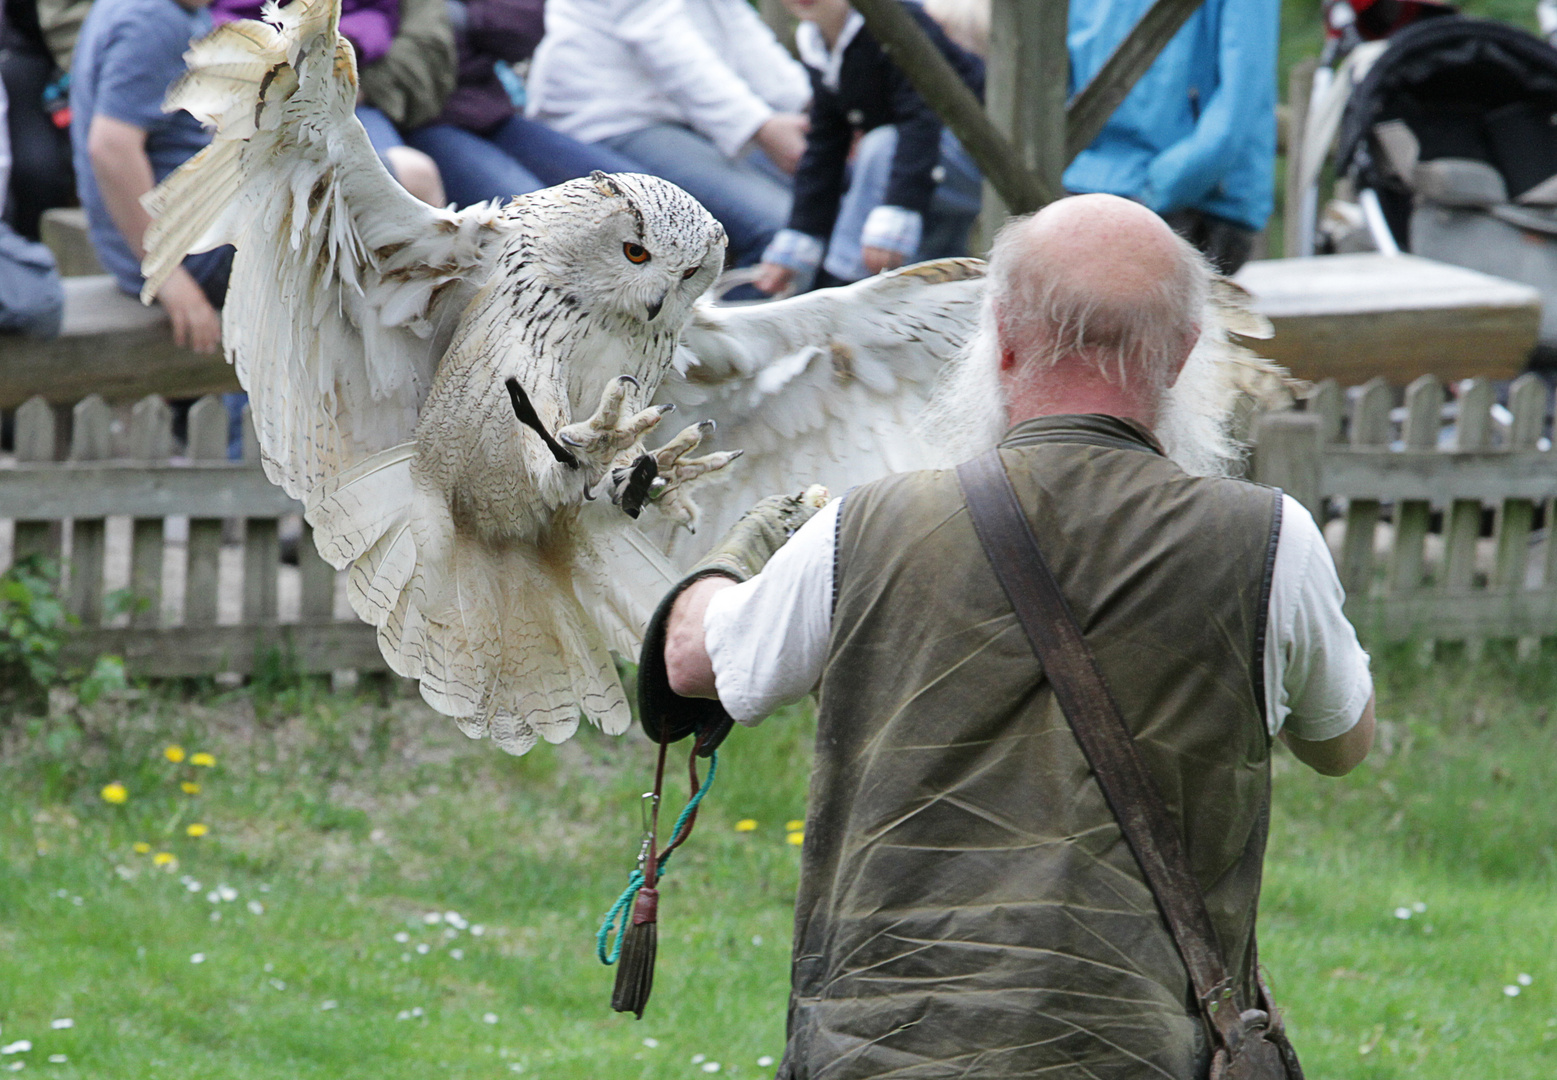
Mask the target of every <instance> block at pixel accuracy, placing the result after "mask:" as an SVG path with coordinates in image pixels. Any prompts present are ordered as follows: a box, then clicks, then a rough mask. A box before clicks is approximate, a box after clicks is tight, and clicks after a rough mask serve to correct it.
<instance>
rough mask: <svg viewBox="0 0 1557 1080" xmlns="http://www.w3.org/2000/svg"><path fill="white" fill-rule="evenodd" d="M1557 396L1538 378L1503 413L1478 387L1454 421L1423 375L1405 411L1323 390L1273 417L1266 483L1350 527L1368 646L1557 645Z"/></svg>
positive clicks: (1262, 451) (1267, 425) (1351, 593)
mask: <svg viewBox="0 0 1557 1080" xmlns="http://www.w3.org/2000/svg"><path fill="white" fill-rule="evenodd" d="M1548 396H1549V395H1548V391H1547V387H1546V385H1545V384H1544V383H1543V382H1542V381H1541V380H1540V379H1539V378H1537V377H1536V376H1534V375H1525V376H1522V377H1521V378H1519V379H1518V380H1516V381H1515V382H1514V383H1513V384H1512V385H1511V387H1510V388H1509V397H1508V404H1507V406H1506V408H1504V407H1498V408H1497V409H1496V410H1494V406H1495V404H1496V394H1495V390H1494V387H1493V384H1491V383H1489V382H1488V381H1486V380H1484V379H1473V380H1468V381H1467V382H1465V383H1463V384H1461V392H1460V393H1459V395H1458V398H1457V400H1456V401H1454V402H1453V404H1452V407H1451V408H1447V409H1446V407H1445V406H1446V396H1445V393H1444V388H1443V386H1442V385H1441V384H1440V383H1439V382H1438V380H1436V379H1434V378H1433V377H1431V376H1423V377H1421V378H1419V379H1417V380H1416V381H1415V382H1413V383H1412V384H1411V385H1410V387H1409V388H1408V389H1407V390H1406V392H1405V397H1404V407H1403V408H1396V407H1395V399H1394V392H1393V391H1392V390H1391V389H1390V387H1388V386H1387V385H1385V384H1384V383H1383V382H1382V381H1378V380H1375V381H1374V382H1371V383H1369V384H1367V385H1366V386H1364V387H1362V388H1360V391H1358V392H1356V393H1354V394H1353V395H1352V400H1351V402H1350V403H1348V401H1347V395H1346V394H1344V393H1343V392H1342V391H1341V389H1340V388H1339V387H1338V386H1336V385H1335V383H1333V382H1328V383H1323V384H1321V385H1320V386H1319V387H1318V388H1317V389H1316V391H1315V393H1314V395H1313V396H1312V397H1311V398H1310V399H1309V401H1308V407H1307V409H1306V411H1304V412H1299V413H1280V414H1272V415H1268V416H1265V417H1262V418H1261V421H1260V424H1259V425H1258V429H1257V445H1256V450H1255V457H1254V469H1253V472H1254V477H1255V479H1257V480H1259V481H1261V482H1263V483H1268V484H1275V485H1277V486H1279V487H1281V488H1283V489H1285V490H1286V491H1287V492H1288V493H1289V494H1291V495H1292V496H1293V497H1294V498H1296V499H1297V500H1298V501H1299V502H1301V503H1303V504H1304V505H1305V506H1306V507H1308V508H1309V510H1310V511H1311V512H1312V513H1313V514H1314V516H1315V518H1316V519H1318V520H1320V521H1321V522H1322V521H1324V520H1325V513H1326V509H1327V507H1328V509H1329V510H1330V511H1331V513H1332V514H1338V515H1339V520H1332V522H1331V524H1330V526H1329V528H1328V530H1327V532H1328V533H1329V534H1330V540H1331V547H1332V549H1337V550H1338V551H1339V556H1338V559H1337V568H1338V570H1339V571H1340V575H1341V582H1342V584H1343V585H1344V586H1345V587H1346V591H1347V602H1346V610H1347V614H1348V615H1349V616H1350V617H1351V619H1352V622H1353V623H1354V624H1355V625H1356V626H1357V627H1358V630H1359V632H1360V633H1361V634H1362V635H1363V636H1364V638H1365V639H1367V640H1370V641H1373V642H1384V641H1401V640H1410V639H1422V640H1436V641H1465V642H1470V643H1472V645H1473V646H1474V647H1478V648H1479V647H1480V644H1481V643H1482V642H1484V641H1486V640H1489V639H1514V640H1518V641H1519V642H1520V643H1521V649H1522V651H1525V652H1528V651H1529V650H1530V648H1531V647H1532V646H1533V645H1534V643H1535V642H1536V641H1537V640H1538V639H1540V638H1546V637H1557V544H1552V543H1551V542H1550V541H1549V540H1548V539H1547V531H1548V529H1549V527H1550V526H1551V524H1552V523H1553V520H1554V517H1553V515H1554V513H1557V502H1554V499H1557V453H1554V452H1553V451H1552V449H1551V443H1550V440H1549V439H1546V438H1544V437H1543V428H1544V426H1545V423H1546V416H1547V403H1548ZM1348 404H1349V405H1350V407H1349V408H1348ZM1538 520H1541V521H1542V523H1543V524H1544V525H1545V526H1546V528H1543V529H1542V530H1541V531H1539V532H1537V531H1536V528H1535V526H1536V524H1537V522H1538ZM1489 524H1490V528H1489V527H1488V526H1489ZM1337 531H1339V533H1340V535H1339V537H1337V536H1335V535H1334V534H1335V533H1336V532H1337ZM1533 556H1538V557H1533Z"/></svg>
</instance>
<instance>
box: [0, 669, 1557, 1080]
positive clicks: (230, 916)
mask: <svg viewBox="0 0 1557 1080" xmlns="http://www.w3.org/2000/svg"><path fill="white" fill-rule="evenodd" d="M1381 670H1382V677H1381V680H1380V688H1379V696H1380V715H1381V716H1382V717H1383V718H1384V720H1385V724H1384V727H1383V732H1384V734H1383V736H1382V738H1381V745H1380V747H1379V749H1378V750H1377V751H1376V752H1375V755H1374V757H1373V758H1372V759H1370V761H1369V762H1368V763H1366V764H1365V765H1364V766H1363V767H1361V768H1360V769H1359V770H1357V772H1356V773H1354V774H1353V775H1352V776H1351V777H1348V778H1346V779H1344V780H1340V781H1331V780H1326V779H1324V778H1321V777H1318V776H1315V775H1313V774H1311V773H1309V772H1308V771H1307V770H1305V769H1302V768H1301V767H1300V766H1297V765H1295V764H1294V763H1292V762H1291V760H1290V759H1289V758H1283V759H1281V760H1279V761H1278V778H1277V782H1276V788H1277V795H1276V800H1277V805H1276V813H1275V818H1274V825H1273V832H1272V837H1271V846H1270V857H1269V859H1268V864H1267V878H1266V887H1265V900H1264V909H1263V912H1262V915H1263V918H1262V924H1261V925H1262V928H1263V937H1262V945H1263V950H1262V951H1263V956H1264V959H1265V961H1266V963H1267V964H1268V965H1269V967H1270V969H1271V970H1272V973H1273V975H1274V980H1275V987H1276V991H1277V994H1278V997H1279V999H1280V1001H1281V1002H1282V1004H1283V1005H1284V1006H1285V1008H1286V1009H1287V1013H1288V1017H1289V1022H1290V1025H1291V1027H1292V1029H1293V1031H1294V1033H1295V1037H1296V1040H1297V1043H1298V1046H1299V1049H1300V1050H1301V1051H1302V1053H1303V1055H1304V1058H1305V1061H1306V1063H1307V1064H1308V1068H1309V1074H1310V1075H1312V1076H1315V1077H1377V1078H1384V1077H1396V1076H1400V1077H1406V1076H1411V1077H1461V1076H1467V1075H1484V1076H1497V1077H1499V1078H1500V1080H1517V1078H1520V1077H1530V1078H1537V1077H1539V1078H1542V1080H1545V1078H1548V1077H1550V1076H1552V1075H1557V941H1554V940H1553V939H1554V934H1557V931H1554V918H1553V916H1554V906H1557V905H1554V901H1557V850H1554V845H1557V824H1554V823H1557V753H1554V751H1557V745H1554V743H1557V723H1551V722H1548V717H1549V711H1548V709H1549V705H1550V703H1551V702H1552V700H1553V692H1554V690H1557V677H1554V672H1553V668H1552V666H1551V665H1550V664H1544V665H1543V664H1526V665H1515V664H1499V663H1497V662H1494V661H1488V662H1485V663H1481V664H1475V665H1472V664H1464V663H1456V662H1445V663H1440V664H1438V665H1435V666H1433V667H1421V666H1418V665H1416V664H1414V663H1413V662H1411V661H1409V660H1407V659H1403V658H1400V657H1395V658H1384V659H1383V660H1381ZM3 730H4V740H5V741H4V753H3V757H0V1025H3V1030H0V1045H3V1044H9V1043H10V1042H12V1041H14V1040H18V1039H28V1040H30V1041H31V1042H32V1043H33V1049H32V1050H31V1051H29V1052H26V1053H19V1054H14V1055H9V1056H5V1057H3V1058H0V1068H3V1067H4V1065H5V1064H6V1063H11V1062H15V1061H26V1062H27V1063H28V1066H27V1067H28V1070H29V1074H31V1070H34V1069H38V1070H43V1071H45V1072H46V1073H47V1074H48V1075H51V1076H60V1077H94V1078H96V1077H109V1076H133V1077H137V1078H166V1080H181V1078H185V1077H188V1078H196V1077H200V1078H204V1077H212V1076H219V1077H223V1078H231V1080H248V1078H260V1077H266V1078H270V1077H274V1078H282V1077H286V1078H307V1077H331V1078H340V1080H348V1078H356V1077H363V1078H366V1077H373V1078H375V1080H379V1078H399V1077H408V1078H409V1077H423V1076H428V1075H437V1076H439V1077H451V1078H453V1077H497V1076H507V1075H515V1074H518V1073H521V1072H522V1074H523V1075H525V1076H533V1077H546V1078H552V1077H557V1078H561V1077H573V1078H586V1077H587V1078H597V1077H603V1076H610V1077H690V1076H693V1075H703V1074H702V1072H701V1071H700V1070H699V1067H698V1066H697V1065H694V1064H693V1063H692V1057H693V1055H694V1054H699V1053H701V1054H705V1055H707V1057H708V1059H709V1060H711V1061H717V1062H720V1063H721V1065H722V1075H733V1076H737V1077H739V1076H751V1077H755V1076H759V1075H765V1073H764V1072H763V1070H761V1069H759V1068H758V1066H757V1059H758V1058H759V1056H761V1055H765V1054H771V1055H774V1056H777V1055H778V1054H779V1052H780V1050H781V1048H782V1044H783V1015H784V1002H785V993H786V987H787V978H788V972H787V967H788V944H789V933H790V912H791V903H792V899H793V893H794V888H795V882H796V872H797V868H798V850H797V849H796V848H795V847H793V846H791V845H789V844H788V843H787V842H786V840H785V828H784V823H785V822H786V820H788V819H790V818H795V817H800V816H803V806H804V796H805V781H806V773H807V768H808V757H809V738H810V727H809V721H808V719H807V717H806V716H805V715H803V714H800V713H791V714H789V715H785V716H781V717H777V718H775V719H774V720H772V721H770V722H769V723H768V724H767V725H765V726H764V727H763V728H761V729H759V730H758V731H756V732H737V733H736V735H735V737H734V738H733V739H732V740H731V742H730V744H729V746H728V748H727V750H726V751H725V753H724V754H723V755H722V760H721V775H720V779H719V782H718V786H717V787H716V788H715V790H714V793H713V794H712V795H711V796H710V800H709V803H708V805H707V809H706V811H705V813H704V816H703V820H702V822H701V823H700V825H699V828H698V831H697V833H696V834H695V836H694V838H693V840H692V842H691V844H690V845H689V846H688V848H687V849H686V850H685V859H684V861H681V862H680V863H679V865H677V866H675V867H674V868H673V869H672V871H671V873H670V875H669V876H668V877H667V879H666V882H665V887H664V896H663V900H662V916H661V917H662V924H661V929H662V936H661V961H660V968H659V973H658V980H657V983H656V987H655V992H654V998H653V1000H652V1001H651V1003H650V1005H649V1010H648V1015H647V1016H646V1018H645V1019H644V1020H643V1021H641V1022H636V1021H633V1020H632V1019H631V1018H627V1017H621V1016H617V1015H614V1014H612V1013H611V1012H610V1011H609V1009H608V999H609V995H610V987H611V973H610V972H609V971H607V970H606V969H603V968H602V967H601V966H600V965H599V964H598V963H597V962H596V961H595V959H594V957H593V935H594V931H595V927H596V925H597V923H598V919H599V917H600V914H601V913H602V912H603V911H604V910H605V908H606V907H608V906H609V904H610V902H611V900H612V899H613V898H614V896H615V895H616V893H617V891H618V890H619V889H620V887H621V885H622V883H623V879H624V877H625V875H626V873H627V871H628V869H629V868H630V866H631V863H632V860H633V856H634V854H635V851H636V837H635V834H636V832H637V823H636V822H637V809H636V805H635V804H636V802H637V793H638V792H639V791H641V790H642V789H643V788H644V787H645V786H646V782H647V780H648V776H649V771H650V768H651V764H652V759H651V754H650V748H649V747H648V745H647V744H646V743H644V742H643V741H642V740H641V739H638V738H636V737H634V738H632V739H629V740H610V739H607V738H605V737H603V736H600V735H599V734H598V733H595V732H593V731H585V732H581V733H580V736H579V737H578V738H577V739H576V740H575V741H574V742H573V743H570V744H568V745H567V746H564V747H561V748H557V747H545V746H543V747H541V748H540V749H538V750H536V751H534V752H533V753H532V754H531V755H529V756H528V757H525V758H522V759H511V758H507V757H505V756H503V755H501V754H499V753H496V752H494V751H492V750H491V748H490V747H489V746H487V745H486V744H474V743H469V742H467V741H466V740H464V738H463V737H461V736H459V735H458V734H457V733H455V732H453V730H452V727H451V726H449V725H447V723H446V722H444V721H440V720H439V719H438V718H437V717H434V716H432V715H430V714H429V713H428V712H427V711H426V710H425V709H424V708H423V707H422V706H421V705H420V704H419V703H417V702H414V701H406V700H385V699H382V698H378V697H375V696H372V695H365V696H362V697H358V698H355V699H348V698H341V697H331V696H328V695H310V694H309V693H307V692H296V691H283V692H281V693H279V694H278V693H274V692H271V693H267V692H265V691H264V689H263V688H262V689H261V691H259V692H245V693H241V694H230V695H227V696H225V697H222V696H214V695H213V694H212V693H210V692H207V693H205V694H191V695H189V696H184V697H180V696H176V695H171V694H162V695H155V694H148V695H146V696H143V697H141V698H139V699H137V700H133V701H129V702H119V703H111V702H102V703H98V704H97V705H94V706H92V707H90V708H79V707H78V708H75V709H65V710H63V711H62V715H61V716H59V717H57V718H56V719H54V720H52V721H48V722H42V723H40V722H33V723H31V724H29V723H28V722H26V721H24V720H20V719H18V720H15V721H13V723H12V725H11V726H10V727H9V728H6V729H3ZM175 743H176V744H178V745H181V746H183V747H185V748H186V749H187V750H188V751H190V752H191V753H192V752H194V751H196V750H209V751H211V752H213V753H215V754H216V756H217V765H216V766H215V767H214V768H209V769H201V768H198V767H195V766H193V765H191V764H190V763H189V762H188V761H187V760H186V761H185V762H184V763H183V764H181V765H174V764H172V763H170V762H168V761H167V760H166V758H165V757H164V756H163V750H164V748H165V747H166V746H168V745H169V744H175ZM675 775H676V777H677V781H676V783H677V785H678V786H677V787H676V788H675V795H674V796H673V798H672V802H673V803H675V804H677V805H679V801H680V799H681V798H683V797H684V793H685V787H684V786H682V785H684V780H682V779H681V777H682V776H683V773H682V771H681V770H680V769H679V768H678V769H677V770H675ZM185 779H189V780H194V781H196V782H198V783H200V784H201V786H202V790H201V792H200V794H198V795H194V796H189V795H185V794H183V793H182V792H180V791H179V789H178V783H179V782H180V781H182V780H185ZM112 780H119V781H121V782H122V783H123V784H124V785H125V786H126V788H127V789H128V791H129V793H130V797H129V799H128V801H127V802H126V803H125V804H124V805H122V806H113V805H110V804H108V803H107V802H105V801H104V800H103V799H102V798H101V797H100V795H99V792H100V790H101V788H102V787H103V786H104V785H105V784H107V783H109V782H110V781H112ZM744 817H751V818H755V819H756V820H757V821H758V822H759V823H760V826H759V828H758V829H757V830H756V831H755V832H751V833H737V832H736V831H735V829H734V823H735V822H736V821H737V820H738V819H740V818H744ZM194 822H200V823H203V824H207V825H208V826H209V827H210V833H209V834H208V835H206V836H204V837H202V838H199V839H192V838H190V837H188V836H187V835H186V834H185V833H186V828H187V826H188V825H189V824H191V823H194ZM137 840H141V841H146V842H149V843H151V844H152V845H154V846H153V851H168V852H171V853H173V854H175V855H176V856H177V858H178V860H179V863H178V866H177V868H176V869H175V870H172V871H161V870H157V869H155V868H154V867H153V866H152V856H151V855H150V854H137V853H135V852H134V851H133V849H132V845H133V844H134V843H135V842H136V841H137ZM181 878H183V879H189V880H195V881H198V882H199V885H200V888H199V889H198V891H190V890H189V889H188V888H186V885H185V884H184V882H183V881H181ZM221 885H226V886H228V887H230V888H231V889H232V890H235V891H236V893H237V899H236V900H233V901H230V902H228V901H222V900H220V899H218V900H217V901H216V902H212V901H211V900H209V899H208V898H207V894H208V893H210V892H212V891H213V890H216V889H217V888H218V887H219V886H221ZM249 901H257V902H258V903H260V904H261V905H262V906H263V913H262V914H255V913H251V911H250V910H249V908H248V906H247V905H248V902H249ZM1414 903H1425V905H1426V910H1425V911H1423V912H1415V911H1413V912H1412V915H1411V917H1410V918H1409V919H1400V918H1397V917H1396V915H1395V914H1394V913H1395V910H1396V909H1397V908H1400V907H1406V908H1409V907H1410V906H1411V905H1412V904H1414ZM450 910H453V911H457V912H459V913H461V915H462V917H463V919H464V920H467V921H468V922H469V923H471V924H480V925H481V926H483V928H484V930H485V932H484V933H483V934H481V935H479V936H477V935H475V934H474V931H473V928H472V927H467V928H465V929H463V930H458V931H456V932H455V935H454V936H453V937H452V938H450V937H445V936H444V934H445V931H446V930H449V929H453V928H451V927H448V926H447V925H446V924H444V923H439V924H437V925H429V924H428V923H426V922H425V921H424V915H425V914H426V913H428V912H432V911H438V912H445V911H450ZM215 915H219V916H220V919H219V920H218V921H213V916H215ZM397 933H404V934H405V935H407V940H406V941H405V942H404V943H401V942H397V941H396V940H395V935H396V934H397ZM419 944H425V945H427V946H428V951H427V952H426V953H425V954H422V953H419V952H418V951H417V946H418V945H419ZM455 949H460V950H463V957H458V958H457V957H456V954H455V953H454V950H455ZM197 952H198V953H202V954H203V955H204V957H205V960H204V962H203V963H199V964H194V963H191V956H192V955H193V954H195V953H197ZM1521 973H1526V974H1528V975H1530V976H1531V977H1532V978H1531V982H1530V985H1529V986H1527V987H1521V992H1520V994H1519V995H1518V996H1517V997H1508V996H1506V995H1505V993H1504V987H1505V986H1510V985H1518V983H1517V982H1516V978H1517V976H1518V975H1520V974H1521ZM326 1002H334V1003H335V1004H334V1007H331V1008H328V1009H327V1008H324V1005H325V1003H326ZM417 1009H420V1010H421V1012H420V1013H419V1014H417V1015H414V1016H411V1017H410V1018H408V1019H397V1016H400V1015H401V1014H402V1013H406V1012H410V1011H411V1010H417ZM488 1013H491V1014H493V1015H494V1017H495V1018H496V1021H497V1022H496V1023H487V1022H484V1020H483V1017H484V1015H485V1014H488ZM58 1017H70V1018H72V1019H73V1020H74V1021H75V1026H74V1027H72V1028H70V1029H67V1030H53V1029H52V1028H51V1027H50V1021H51V1020H53V1019H55V1018H58ZM646 1037H648V1038H651V1039H656V1040H658V1046H655V1047H649V1046H646V1045H644V1039H645V1038H646ZM51 1054H65V1055H66V1056H67V1057H68V1059H69V1060H68V1062H67V1063H65V1064H57V1065H55V1064H49V1063H48V1062H47V1058H48V1056H49V1055H51Z"/></svg>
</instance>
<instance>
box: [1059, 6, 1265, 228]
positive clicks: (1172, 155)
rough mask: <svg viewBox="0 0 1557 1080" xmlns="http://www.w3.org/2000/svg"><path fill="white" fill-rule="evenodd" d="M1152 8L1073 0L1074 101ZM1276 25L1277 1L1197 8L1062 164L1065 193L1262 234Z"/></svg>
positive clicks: (1072, 54)
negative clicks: (1119, 200)
mask: <svg viewBox="0 0 1557 1080" xmlns="http://www.w3.org/2000/svg"><path fill="white" fill-rule="evenodd" d="M1151 5H1152V0H1071V5H1070V34H1069V45H1070V92H1071V93H1072V94H1075V93H1076V91H1078V90H1079V89H1080V88H1081V87H1083V86H1085V85H1086V84H1087V80H1089V79H1090V78H1091V77H1092V76H1093V75H1094V74H1095V73H1096V72H1097V70H1098V68H1100V67H1102V66H1103V62H1104V61H1105V60H1107V59H1108V57H1109V55H1110V54H1111V53H1112V52H1113V51H1114V47H1115V46H1116V45H1118V44H1119V42H1120V41H1121V40H1122V39H1123V38H1124V36H1125V34H1126V33H1128V32H1129V30H1130V28H1131V27H1133V26H1134V25H1135V24H1136V23H1137V22H1138V21H1139V20H1140V18H1141V16H1142V15H1144V14H1145V13H1146V11H1147V9H1148V8H1150V7H1151ZM1280 19H1281V5H1280V4H1279V3H1277V2H1276V0H1206V2H1205V4H1204V5H1202V6H1201V8H1200V9H1199V10H1198V11H1196V12H1195V14H1193V15H1191V16H1190V18H1189V21H1188V22H1187V23H1185V24H1184V28H1183V29H1181V30H1180V31H1179V32H1178V33H1177V34H1176V35H1174V37H1173V40H1172V41H1170V42H1168V45H1167V47H1166V48H1164V49H1163V50H1162V53H1161V54H1160V55H1159V56H1158V57H1157V60H1156V62H1155V63H1153V64H1152V66H1151V68H1150V69H1148V70H1147V72H1146V74H1145V75H1144V76H1142V77H1141V80H1140V82H1138V83H1136V85H1135V86H1134V87H1133V88H1132V89H1131V91H1130V94H1129V96H1128V97H1126V98H1125V99H1124V102H1123V103H1122V104H1121V105H1120V106H1119V108H1118V109H1117V110H1116V111H1115V113H1114V115H1113V116H1112V117H1111V118H1110V119H1109V121H1108V124H1107V126H1105V127H1104V128H1103V131H1102V133H1101V134H1099V135H1098V137H1097V139H1096V140H1095V141H1094V142H1093V143H1092V145H1091V146H1089V147H1087V149H1085V150H1083V151H1082V152H1081V153H1080V154H1078V155H1077V157H1076V160H1075V161H1073V162H1071V164H1070V167H1069V168H1068V169H1066V170H1065V187H1066V188H1067V189H1068V190H1070V191H1106V192H1110V193H1112V194H1115V195H1123V196H1125V197H1127V198H1132V199H1138V200H1140V201H1141V202H1143V203H1145V204H1146V205H1147V206H1149V207H1151V208H1152V209H1153V210H1156V211H1158V212H1159V213H1165V212H1167V211H1170V210H1182V209H1195V210H1203V211H1205V212H1206V213H1209V214H1215V215H1216V216H1218V217H1223V218H1227V219H1228V220H1230V221H1234V222H1237V223H1238V224H1240V225H1244V226H1247V227H1248V228H1250V229H1260V228H1263V227H1264V225H1265V219H1266V218H1267V217H1269V216H1270V212H1271V207H1272V203H1273V200H1274V183H1275V181H1274V172H1275V160H1276V44H1277V37H1278V31H1279V25H1280Z"/></svg>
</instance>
